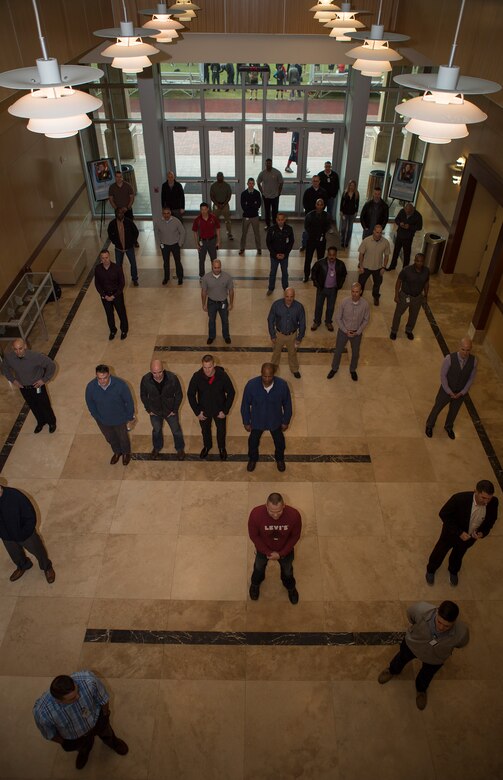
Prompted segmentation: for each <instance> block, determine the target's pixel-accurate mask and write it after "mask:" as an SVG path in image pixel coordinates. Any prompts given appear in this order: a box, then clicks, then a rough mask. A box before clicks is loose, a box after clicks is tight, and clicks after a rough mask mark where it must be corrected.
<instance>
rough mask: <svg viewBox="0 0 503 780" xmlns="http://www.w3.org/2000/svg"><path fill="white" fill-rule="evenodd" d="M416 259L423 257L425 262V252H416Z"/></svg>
mask: <svg viewBox="0 0 503 780" xmlns="http://www.w3.org/2000/svg"><path fill="white" fill-rule="evenodd" d="M416 257H422V258H423V260H424V257H425V255H424V252H416Z"/></svg>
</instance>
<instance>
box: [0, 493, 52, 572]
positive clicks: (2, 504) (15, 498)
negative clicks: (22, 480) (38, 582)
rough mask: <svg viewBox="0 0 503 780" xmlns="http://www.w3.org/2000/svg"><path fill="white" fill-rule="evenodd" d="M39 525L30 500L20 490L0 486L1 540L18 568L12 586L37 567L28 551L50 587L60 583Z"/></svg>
mask: <svg viewBox="0 0 503 780" xmlns="http://www.w3.org/2000/svg"><path fill="white" fill-rule="evenodd" d="M36 523H37V514H36V512H35V507H34V506H33V504H32V503H31V501H30V499H29V498H28V497H27V496H25V494H24V493H21V491H20V490H16V488H9V487H2V486H0V539H1V540H2V542H3V543H4V546H5V549H6V550H7V552H8V553H9V555H10V557H11V559H12V561H13V562H14V563H15V564H16V569H15V570H14V571H13V572H12V574H11V575H10V577H9V579H10V581H11V582H16V580H19V579H20V578H21V577H22V576H23V574H24V573H25V571H28V569H31V567H32V566H33V563H32V562H31V561H30V559H29V558H27V557H26V555H25V550H28V552H29V553H31V554H32V555H34V556H35V558H36V559H37V561H38V565H39V566H40V568H41V569H42V571H43V572H44V573H45V578H46V580H47V582H48V583H49V585H52V583H53V582H54V580H55V579H56V574H55V573H54V569H53V568H52V563H51V561H50V560H49V556H48V555H47V550H46V549H45V547H44V543H43V541H42V539H41V538H40V536H39V535H38V533H37V529H36V527H35V526H36Z"/></svg>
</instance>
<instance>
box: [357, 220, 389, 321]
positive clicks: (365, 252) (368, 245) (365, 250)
mask: <svg viewBox="0 0 503 780" xmlns="http://www.w3.org/2000/svg"><path fill="white" fill-rule="evenodd" d="M382 231H383V229H382V227H381V225H376V226H375V227H374V230H373V231H372V235H371V236H368V237H367V238H364V239H363V241H362V242H361V244H360V246H359V247H358V271H359V276H358V281H359V282H360V284H361V287H362V292H363V291H364V289H365V284H366V281H367V279H368V278H369V276H372V281H373V285H372V297H373V299H374V306H379V298H380V297H381V294H380V292H379V290H380V287H381V284H382V279H383V275H384V269H385V268H386V265H387V263H388V257H389V252H390V246H389V241H388V239H387V238H384V236H383V234H382Z"/></svg>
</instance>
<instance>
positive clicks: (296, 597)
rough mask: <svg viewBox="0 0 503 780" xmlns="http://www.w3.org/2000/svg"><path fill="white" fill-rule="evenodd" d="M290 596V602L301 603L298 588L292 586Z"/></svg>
mask: <svg viewBox="0 0 503 780" xmlns="http://www.w3.org/2000/svg"><path fill="white" fill-rule="evenodd" d="M288 598H289V599H290V604H298V603H299V593H298V591H297V588H290V590H289V591H288Z"/></svg>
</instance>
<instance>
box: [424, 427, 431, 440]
mask: <svg viewBox="0 0 503 780" xmlns="http://www.w3.org/2000/svg"><path fill="white" fill-rule="evenodd" d="M424 432H425V434H426V435H427V437H428V438H429V439H431V437H432V436H433V428H430V426H429V425H427V426H426V428H425V429H424Z"/></svg>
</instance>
